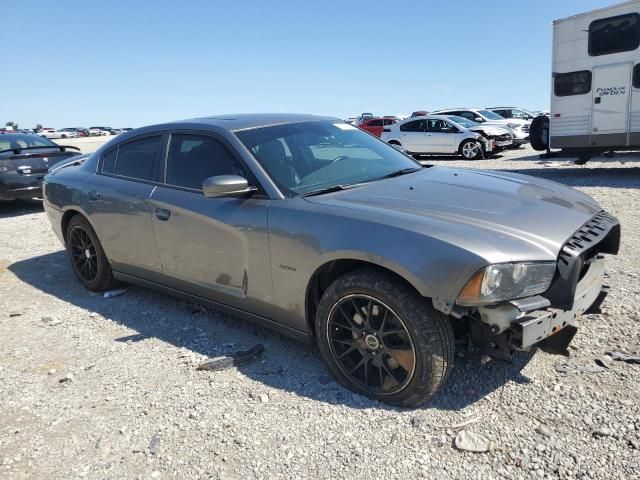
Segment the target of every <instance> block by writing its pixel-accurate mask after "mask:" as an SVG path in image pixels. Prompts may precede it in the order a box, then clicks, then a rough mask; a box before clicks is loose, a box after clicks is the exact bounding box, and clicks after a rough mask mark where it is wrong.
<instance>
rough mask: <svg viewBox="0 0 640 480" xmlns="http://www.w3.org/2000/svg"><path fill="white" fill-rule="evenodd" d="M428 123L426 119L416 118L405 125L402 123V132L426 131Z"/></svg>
mask: <svg viewBox="0 0 640 480" xmlns="http://www.w3.org/2000/svg"><path fill="white" fill-rule="evenodd" d="M426 130H427V129H426V124H425V121H424V120H415V121H413V122H408V123H405V124H403V125H400V131H402V132H425V131H426Z"/></svg>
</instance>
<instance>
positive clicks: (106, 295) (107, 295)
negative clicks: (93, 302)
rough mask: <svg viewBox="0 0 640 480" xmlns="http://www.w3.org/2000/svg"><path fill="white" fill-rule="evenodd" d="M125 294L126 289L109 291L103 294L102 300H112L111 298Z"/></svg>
mask: <svg viewBox="0 0 640 480" xmlns="http://www.w3.org/2000/svg"><path fill="white" fill-rule="evenodd" d="M125 293H127V289H126V288H117V289H115V290H109V291H107V292H104V295H103V297H104V298H113V297H117V296H118V295H123V294H125Z"/></svg>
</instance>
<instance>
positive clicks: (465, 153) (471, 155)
mask: <svg viewBox="0 0 640 480" xmlns="http://www.w3.org/2000/svg"><path fill="white" fill-rule="evenodd" d="M458 152H459V153H460V155H462V157H463V158H464V159H465V160H477V159H479V158H480V157H482V145H480V142H478V141H477V140H472V139H467V140H465V141H464V142H462V143H461V144H460V148H459V149H458Z"/></svg>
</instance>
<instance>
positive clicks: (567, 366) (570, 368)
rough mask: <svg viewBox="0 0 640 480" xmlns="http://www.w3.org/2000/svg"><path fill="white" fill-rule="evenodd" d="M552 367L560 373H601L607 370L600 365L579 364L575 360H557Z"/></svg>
mask: <svg viewBox="0 0 640 480" xmlns="http://www.w3.org/2000/svg"><path fill="white" fill-rule="evenodd" d="M554 367H555V369H556V370H557V371H558V372H560V373H602V372H605V371H606V370H607V369H606V368H605V367H603V366H601V365H593V364H579V363H577V362H576V361H575V360H567V361H565V362H557V363H556V364H554Z"/></svg>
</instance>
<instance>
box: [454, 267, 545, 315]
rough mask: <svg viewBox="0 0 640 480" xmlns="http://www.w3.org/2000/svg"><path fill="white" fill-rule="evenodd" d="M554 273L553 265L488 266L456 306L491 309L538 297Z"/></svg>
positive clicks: (471, 282)
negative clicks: (494, 304)
mask: <svg viewBox="0 0 640 480" xmlns="http://www.w3.org/2000/svg"><path fill="white" fill-rule="evenodd" d="M555 272H556V264H555V263H554V262H529V263H498V264H495V265H489V266H488V267H485V268H483V269H482V270H480V271H479V272H478V273H476V274H475V275H474V276H473V277H471V280H469V281H468V282H467V284H466V285H465V286H464V288H463V289H462V291H461V292H460V295H458V299H457V300H456V303H457V304H458V305H462V306H475V305H489V304H492V303H498V302H503V301H506V300H515V299H517V298H523V297H530V296H532V295H538V294H540V293H543V292H545V291H546V290H547V289H548V288H549V286H550V285H551V281H552V280H553V275H554V274H555Z"/></svg>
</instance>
